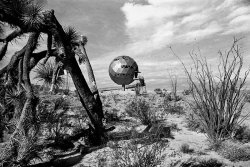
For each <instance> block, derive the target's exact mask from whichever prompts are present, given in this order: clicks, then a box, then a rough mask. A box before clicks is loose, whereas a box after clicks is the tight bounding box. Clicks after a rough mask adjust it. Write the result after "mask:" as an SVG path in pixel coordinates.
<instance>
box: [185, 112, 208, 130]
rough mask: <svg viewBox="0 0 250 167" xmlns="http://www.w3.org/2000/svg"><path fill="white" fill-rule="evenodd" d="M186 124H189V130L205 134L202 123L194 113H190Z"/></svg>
mask: <svg viewBox="0 0 250 167" xmlns="http://www.w3.org/2000/svg"><path fill="white" fill-rule="evenodd" d="M186 122H187V128H188V129H190V130H192V131H195V132H201V133H204V132H205V130H204V128H203V126H202V124H201V123H200V120H199V118H198V117H197V116H196V115H195V114H194V113H189V114H188V115H187V116H186Z"/></svg>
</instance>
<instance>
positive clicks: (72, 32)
mask: <svg viewBox="0 0 250 167" xmlns="http://www.w3.org/2000/svg"><path fill="white" fill-rule="evenodd" d="M64 32H65V39H66V41H68V42H69V43H70V44H71V45H72V46H75V45H76V44H77V42H78V40H79V34H78V32H77V31H76V29H75V28H74V27H70V26H69V27H65V28H64ZM53 42H54V43H53V44H54V45H55V46H57V47H61V46H62V43H61V42H62V41H61V40H60V37H59V36H54V41H53Z"/></svg>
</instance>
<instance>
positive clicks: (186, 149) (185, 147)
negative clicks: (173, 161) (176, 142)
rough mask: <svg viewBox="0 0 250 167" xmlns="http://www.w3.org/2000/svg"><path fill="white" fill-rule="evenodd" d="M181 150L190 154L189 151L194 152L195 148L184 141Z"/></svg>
mask: <svg viewBox="0 0 250 167" xmlns="http://www.w3.org/2000/svg"><path fill="white" fill-rule="evenodd" d="M180 151H181V152H183V153H185V154H189V153H193V152H194V149H191V148H190V147H189V145H188V144H187V143H183V144H182V145H181V147H180Z"/></svg>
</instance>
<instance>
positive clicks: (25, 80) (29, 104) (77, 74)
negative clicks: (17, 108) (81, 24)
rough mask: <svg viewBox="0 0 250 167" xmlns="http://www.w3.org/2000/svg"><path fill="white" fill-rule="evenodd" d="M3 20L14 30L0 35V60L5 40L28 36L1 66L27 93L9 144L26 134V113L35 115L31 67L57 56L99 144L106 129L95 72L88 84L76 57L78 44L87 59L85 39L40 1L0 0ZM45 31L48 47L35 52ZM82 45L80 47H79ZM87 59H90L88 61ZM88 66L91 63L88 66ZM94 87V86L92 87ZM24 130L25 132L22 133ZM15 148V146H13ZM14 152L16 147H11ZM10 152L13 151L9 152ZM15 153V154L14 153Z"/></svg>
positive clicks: (1, 72)
mask: <svg viewBox="0 0 250 167" xmlns="http://www.w3.org/2000/svg"><path fill="white" fill-rule="evenodd" d="M3 23H5V24H8V25H10V26H11V27H12V28H13V29H14V31H13V32H12V33H10V34H9V35H7V36H6V37H4V38H2V39H0V42H1V43H3V46H2V49H1V51H0V60H2V58H3V57H4V56H5V55H6V51H7V49H8V44H9V42H11V41H12V40H14V39H16V38H17V37H20V36H21V35H28V36H29V39H28V41H27V43H26V45H25V46H24V47H23V48H22V49H21V50H19V51H17V52H15V54H14V55H13V56H12V57H11V60H10V62H9V64H8V65H6V66H5V67H4V68H2V69H1V70H0V76H5V80H6V84H5V86H6V87H8V86H10V85H18V86H19V87H23V88H24V89H23V90H24V91H25V94H26V101H25V104H24V106H23V108H22V111H21V116H20V118H19V122H18V124H17V127H16V130H15V131H14V133H13V134H12V137H11V138H10V140H11V142H10V143H11V144H12V148H13V147H15V149H16V148H18V143H16V142H15V141H16V140H15V139H16V138H18V136H19V135H20V134H26V133H25V132H26V130H27V129H26V130H25V128H24V125H25V120H26V117H27V116H28V115H29V116H32V117H35V113H34V112H33V111H34V109H35V107H36V104H37V102H38V98H37V97H36V96H35V94H34V93H33V88H32V85H31V81H30V71H31V70H32V69H33V68H34V67H35V66H36V65H37V63H38V62H39V61H40V60H42V59H43V58H44V59H43V62H42V64H45V63H46V62H47V60H48V58H49V57H52V56H53V57H56V58H57V59H58V60H59V62H60V63H61V64H62V66H63V68H64V69H66V70H67V71H68V72H69V74H70V75H71V77H72V80H73V82H74V85H75V88H76V90H77V93H78V95H79V97H80V101H81V103H82V105H83V107H84V108H85V110H86V111H87V114H88V116H89V119H90V121H91V125H90V126H91V128H90V129H91V130H92V133H91V134H92V135H93V136H94V137H93V139H94V141H92V142H94V144H97V145H99V144H101V143H103V142H104V141H106V133H105V132H106V131H107V130H105V129H104V127H103V124H102V119H103V110H102V104H101V101H100V98H99V94H98V91H97V88H96V85H95V82H93V81H95V80H94V75H93V72H92V74H91V75H92V79H93V80H92V81H90V82H91V83H94V85H95V86H90V87H89V86H88V84H87V82H86V80H85V78H84V76H83V74H82V72H81V70H80V68H79V65H78V63H77V61H76V59H75V55H76V52H79V48H80V50H81V52H82V54H81V55H84V56H85V57H84V59H85V60H88V59H87V54H86V50H85V48H84V45H85V44H86V41H85V42H84V41H83V40H81V39H80V40H78V39H77V38H78V36H77V35H76V33H74V32H75V31H72V28H69V29H66V30H65V29H63V28H62V26H61V24H60V23H59V22H58V20H57V18H56V17H55V15H54V10H46V11H43V8H42V5H41V4H38V3H35V2H34V1H32V0H11V1H9V0H1V1H0V27H1V30H2V29H3V26H2V25H3ZM42 33H43V34H46V35H47V36H48V38H47V50H44V51H41V52H38V53H34V50H35V49H36V48H37V47H38V39H39V37H40V36H41V34H42ZM53 42H54V43H53ZM82 49H83V50H82ZM87 62H88V63H89V61H87ZM87 67H89V68H90V70H92V69H91V66H90V64H88V66H87ZM94 87H95V89H94ZM22 131H24V133H22ZM15 149H14V150H15ZM14 153H15V151H14ZM12 156H13V155H12ZM15 156H17V155H15Z"/></svg>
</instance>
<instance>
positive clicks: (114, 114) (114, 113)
mask: <svg viewBox="0 0 250 167" xmlns="http://www.w3.org/2000/svg"><path fill="white" fill-rule="evenodd" d="M104 117H105V119H106V121H107V122H115V121H116V122H118V121H121V119H122V114H121V115H119V110H117V109H116V108H112V109H111V110H108V111H106V112H105V113H104Z"/></svg>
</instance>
